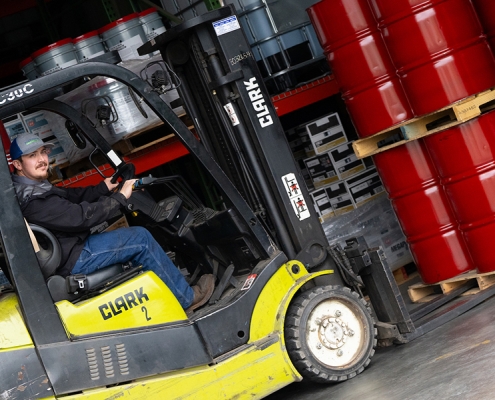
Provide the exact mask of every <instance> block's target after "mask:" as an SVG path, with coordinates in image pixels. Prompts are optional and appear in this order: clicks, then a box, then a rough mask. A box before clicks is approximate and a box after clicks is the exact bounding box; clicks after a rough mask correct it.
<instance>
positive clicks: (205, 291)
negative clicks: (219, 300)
mask: <svg viewBox="0 0 495 400" xmlns="http://www.w3.org/2000/svg"><path fill="white" fill-rule="evenodd" d="M192 289H193V291H194V299H193V302H192V304H191V305H190V306H189V308H188V309H187V310H186V312H192V311H194V310H195V309H197V308H199V307H201V306H202V305H203V304H205V303H206V302H207V301H208V300H209V299H210V297H211V295H212V294H213V290H215V276H214V275H212V274H206V275H203V276H202V277H201V278H199V281H198V283H197V284H196V285H194V286H193V287H192Z"/></svg>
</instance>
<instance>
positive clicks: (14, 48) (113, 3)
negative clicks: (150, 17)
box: [0, 0, 165, 89]
mask: <svg viewBox="0 0 495 400" xmlns="http://www.w3.org/2000/svg"><path fill="white" fill-rule="evenodd" d="M150 3H154V4H156V5H158V6H160V2H159V1H158V0H156V1H155V0H146V1H142V0H2V1H1V5H0V89H1V88H5V87H7V86H11V85H14V84H17V83H18V82H21V81H23V80H25V78H24V75H23V74H22V71H21V70H20V68H19V63H20V62H21V61H23V60H25V59H26V58H27V57H29V56H30V55H31V54H32V53H33V52H34V51H36V50H39V49H41V48H43V47H45V46H48V45H49V44H52V43H54V42H57V41H59V40H62V39H66V38H75V37H77V36H80V35H83V34H85V33H88V32H90V31H92V30H95V29H100V28H102V27H103V26H105V25H106V24H108V23H110V22H112V21H115V20H116V19H118V18H121V17H124V16H126V15H129V14H131V13H133V12H139V11H143V10H146V9H148V8H150V6H151V5H150ZM164 22H165V19H164Z"/></svg>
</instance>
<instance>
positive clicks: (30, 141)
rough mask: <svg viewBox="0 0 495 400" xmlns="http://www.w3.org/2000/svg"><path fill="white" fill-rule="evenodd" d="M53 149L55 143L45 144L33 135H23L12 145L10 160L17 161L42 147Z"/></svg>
mask: <svg viewBox="0 0 495 400" xmlns="http://www.w3.org/2000/svg"><path fill="white" fill-rule="evenodd" d="M43 146H45V147H53V146H54V144H53V143H45V142H43V140H41V139H40V138H39V137H38V136H36V135H33V134H32V133H23V134H22V135H19V136H17V137H16V138H15V139H14V140H13V142H12V143H11V144H10V158H11V159H12V160H17V159H18V158H21V156H22V155H24V154H29V153H32V152H33V151H36V150H38V149H39V148H40V147H43Z"/></svg>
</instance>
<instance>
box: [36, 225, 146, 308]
mask: <svg viewBox="0 0 495 400" xmlns="http://www.w3.org/2000/svg"><path fill="white" fill-rule="evenodd" d="M29 227H30V228H31V230H32V231H33V234H34V236H35V238H36V240H37V242H38V245H39V247H40V249H39V251H38V252H37V253H36V256H37V257H38V262H39V265H40V268H41V271H42V273H43V276H44V277H45V279H46V284H47V286H48V291H49V292H50V295H51V297H52V299H53V301H54V302H57V301H61V300H68V301H74V300H77V299H80V298H82V297H88V296H89V295H90V294H92V293H99V292H101V291H103V290H106V289H108V288H109V287H113V286H115V285H116V284H118V283H120V282H122V281H124V280H127V279H129V278H130V277H131V276H134V275H136V274H137V273H139V271H140V270H141V267H137V268H136V267H135V268H133V267H132V265H131V263H120V264H114V265H110V266H108V267H105V268H101V269H99V270H97V271H95V272H92V273H91V274H86V275H83V274H76V275H69V276H67V277H66V278H64V277H62V276H60V275H55V271H56V270H57V268H58V267H59V265H60V261H61V258H62V251H61V248H60V243H59V242H58V240H57V238H56V237H55V235H54V234H53V233H52V232H50V231H49V230H48V229H46V228H44V227H42V226H39V225H35V224H29Z"/></svg>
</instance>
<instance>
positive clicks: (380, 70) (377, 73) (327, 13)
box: [307, 0, 413, 136]
mask: <svg viewBox="0 0 495 400" xmlns="http://www.w3.org/2000/svg"><path fill="white" fill-rule="evenodd" d="M307 12H308V15H309V17H310V19H311V22H312V24H313V26H314V28H315V31H316V34H317V36H318V39H319V41H320V43H321V44H322V47H323V49H324V52H325V54H326V56H327V60H328V62H329V64H330V66H331V68H332V72H333V73H334V75H335V78H336V80H337V82H338V84H339V87H340V90H341V92H342V97H343V99H344V101H345V103H346V106H347V109H348V111H349V114H350V115H351V118H352V120H353V122H354V125H355V127H356V130H357V131H358V134H359V135H360V136H369V135H372V134H374V133H376V132H379V131H381V130H383V129H386V128H388V127H390V126H391V125H395V124H398V123H400V122H403V121H406V120H408V119H410V118H412V117H413V114H412V112H411V109H410V107H409V104H408V101H407V98H406V96H405V95H404V91H403V89H402V86H401V83H400V81H399V79H398V77H397V75H396V72H395V67H394V66H393V64H392V63H391V61H390V57H389V55H388V52H387V49H386V48H385V45H384V43H383V39H382V38H381V35H380V33H379V31H378V27H377V24H376V22H375V20H374V18H373V15H372V13H371V10H370V8H369V6H368V3H367V2H366V0H323V1H321V2H319V3H316V4H315V5H313V6H311V7H310V8H308V9H307Z"/></svg>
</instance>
